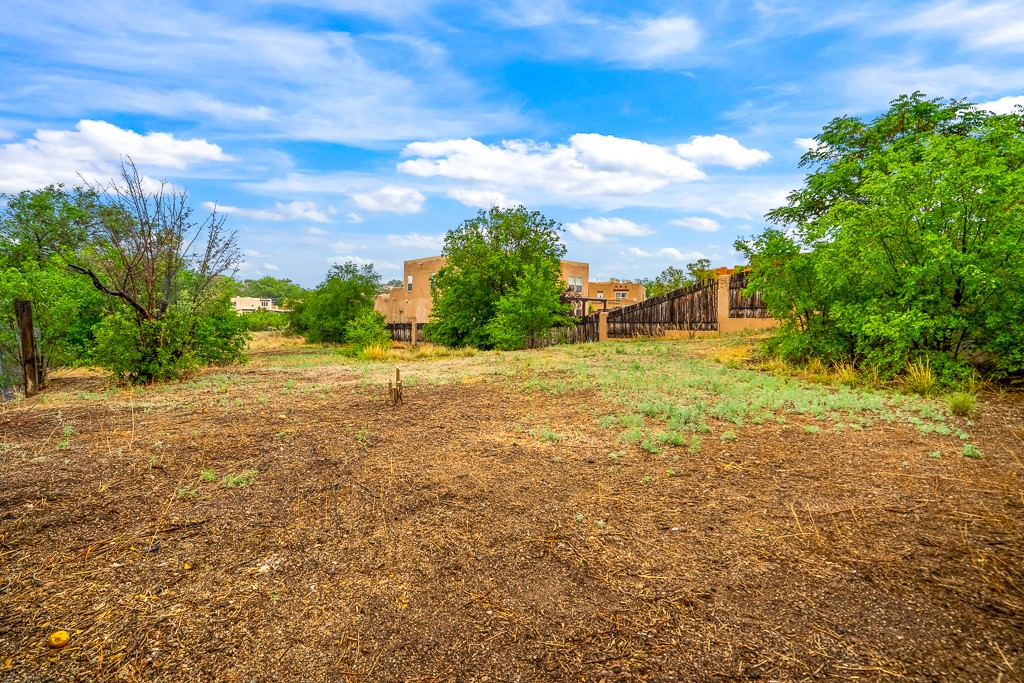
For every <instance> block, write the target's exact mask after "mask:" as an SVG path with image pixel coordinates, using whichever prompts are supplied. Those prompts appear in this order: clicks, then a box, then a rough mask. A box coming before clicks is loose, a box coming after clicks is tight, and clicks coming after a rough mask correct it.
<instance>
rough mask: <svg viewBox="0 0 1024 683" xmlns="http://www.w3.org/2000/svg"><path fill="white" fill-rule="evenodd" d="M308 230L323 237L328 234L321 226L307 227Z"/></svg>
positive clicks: (311, 233)
mask: <svg viewBox="0 0 1024 683" xmlns="http://www.w3.org/2000/svg"><path fill="white" fill-rule="evenodd" d="M306 232H308V233H309V234H310V235H316V236H317V237H323V236H324V235H326V234H328V233H327V231H326V230H322V229H320V228H306Z"/></svg>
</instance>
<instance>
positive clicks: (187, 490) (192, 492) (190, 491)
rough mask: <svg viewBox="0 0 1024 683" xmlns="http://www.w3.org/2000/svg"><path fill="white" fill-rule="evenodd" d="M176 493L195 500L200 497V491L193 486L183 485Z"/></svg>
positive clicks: (178, 495)
mask: <svg viewBox="0 0 1024 683" xmlns="http://www.w3.org/2000/svg"><path fill="white" fill-rule="evenodd" d="M174 495H175V496H177V497H178V498H181V499H182V500H185V499H189V500H193V499H195V498H198V497H199V491H198V490H196V489H194V488H192V487H191V486H182V487H181V488H180V489H178V490H177V491H175V492H174Z"/></svg>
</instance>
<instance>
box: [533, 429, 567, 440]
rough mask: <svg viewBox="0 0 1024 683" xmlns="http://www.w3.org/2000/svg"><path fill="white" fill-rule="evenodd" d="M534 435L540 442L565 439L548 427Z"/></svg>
mask: <svg viewBox="0 0 1024 683" xmlns="http://www.w3.org/2000/svg"><path fill="white" fill-rule="evenodd" d="M532 433H533V435H534V436H535V437H537V439H539V440H540V441H562V440H564V439H565V437H564V436H562V435H561V434H559V433H558V432H553V431H551V430H550V429H548V428H547V427H541V428H540V429H538V430H536V431H535V432H532Z"/></svg>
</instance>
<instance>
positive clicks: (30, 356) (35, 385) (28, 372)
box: [14, 300, 43, 398]
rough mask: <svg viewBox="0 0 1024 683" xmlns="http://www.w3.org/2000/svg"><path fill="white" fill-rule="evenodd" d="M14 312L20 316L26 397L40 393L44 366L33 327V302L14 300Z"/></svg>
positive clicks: (19, 325) (19, 328)
mask: <svg viewBox="0 0 1024 683" xmlns="http://www.w3.org/2000/svg"><path fill="white" fill-rule="evenodd" d="M14 313H15V315H16V316H17V318H18V338H19V339H21V368H22V370H23V372H24V375H25V398H28V397H29V396H34V395H35V394H36V393H38V391H39V389H40V388H41V387H40V385H41V384H42V378H43V377H42V371H41V370H42V368H40V366H39V356H37V355H36V335H35V330H34V329H33V327H32V302H31V301H22V300H18V301H15V302H14Z"/></svg>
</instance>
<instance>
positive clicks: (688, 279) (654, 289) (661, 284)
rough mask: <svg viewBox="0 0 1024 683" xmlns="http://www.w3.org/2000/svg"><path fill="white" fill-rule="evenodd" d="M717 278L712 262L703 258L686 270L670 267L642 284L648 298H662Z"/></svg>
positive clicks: (644, 280)
mask: <svg viewBox="0 0 1024 683" xmlns="http://www.w3.org/2000/svg"><path fill="white" fill-rule="evenodd" d="M714 277H715V271H713V270H711V262H710V261H708V260H707V259H706V258H702V259H700V260H698V261H695V262H694V263H690V264H687V266H686V270H683V269H682V268H676V267H675V266H669V267H668V268H666V269H665V270H663V271H661V273H660V274H659V275H658V276H657V277H656V278H654V279H653V280H650V279H641V280H639V282H640V284H642V285H643V286H644V288H645V289H646V290H647V297H648V298H651V297H655V296H661V295H662V294H667V293H668V292H674V291H675V290H677V289H682V288H683V287H689V286H690V285H694V284H697V283H699V282H707V281H708V280H712V279H714Z"/></svg>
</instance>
